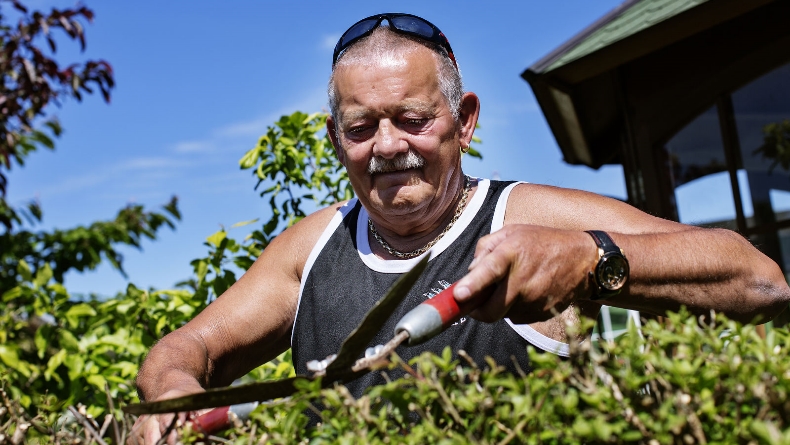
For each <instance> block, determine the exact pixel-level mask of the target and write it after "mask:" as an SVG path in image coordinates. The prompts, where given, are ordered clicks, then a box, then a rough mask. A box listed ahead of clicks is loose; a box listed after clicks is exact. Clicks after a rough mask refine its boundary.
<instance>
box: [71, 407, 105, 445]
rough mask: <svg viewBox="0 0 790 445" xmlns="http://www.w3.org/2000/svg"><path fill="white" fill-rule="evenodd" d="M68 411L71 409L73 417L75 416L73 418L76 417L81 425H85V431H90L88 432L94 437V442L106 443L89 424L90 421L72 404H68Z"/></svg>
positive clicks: (103, 444) (102, 444) (101, 444)
mask: <svg viewBox="0 0 790 445" xmlns="http://www.w3.org/2000/svg"><path fill="white" fill-rule="evenodd" d="M69 411H71V414H73V415H74V418H75V419H77V421H78V422H80V423H81V424H82V426H84V427H85V431H87V432H88V433H90V434H91V435H92V436H93V438H94V439H96V442H99V444H100V445H107V442H105V441H104V440H103V439H102V438H101V436H100V435H99V432H98V431H96V429H95V428H94V427H93V425H91V423H90V422H89V421H88V419H86V418H85V416H83V415H82V414H81V413H80V412H79V411H78V410H77V409H76V408H74V407H73V406H70V407H69Z"/></svg>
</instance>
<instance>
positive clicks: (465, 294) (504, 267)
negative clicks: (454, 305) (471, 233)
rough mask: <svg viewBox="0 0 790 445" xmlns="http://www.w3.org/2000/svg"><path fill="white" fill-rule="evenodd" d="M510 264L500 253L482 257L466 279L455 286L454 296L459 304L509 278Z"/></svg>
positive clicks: (491, 253)
mask: <svg viewBox="0 0 790 445" xmlns="http://www.w3.org/2000/svg"><path fill="white" fill-rule="evenodd" d="M509 267H510V262H509V261H508V260H507V258H506V256H505V255H504V254H503V253H501V252H498V251H492V252H490V253H488V254H487V255H485V256H484V257H480V259H479V261H477V264H475V265H474V267H472V268H471V270H470V271H469V273H468V274H466V276H465V277H463V278H461V279H460V280H459V281H458V283H457V284H456V285H455V289H454V290H453V296H454V297H455V299H456V301H458V302H459V303H462V302H465V301H469V300H472V299H474V298H476V297H478V296H480V295H481V294H482V293H483V290H485V289H486V288H487V287H489V286H491V285H493V284H494V283H496V282H498V281H500V280H502V279H504V278H505V277H506V276H507V273H508V269H509Z"/></svg>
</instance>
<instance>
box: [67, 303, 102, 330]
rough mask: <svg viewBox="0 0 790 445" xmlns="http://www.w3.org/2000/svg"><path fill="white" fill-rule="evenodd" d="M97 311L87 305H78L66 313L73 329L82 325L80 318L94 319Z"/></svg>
mask: <svg viewBox="0 0 790 445" xmlns="http://www.w3.org/2000/svg"><path fill="white" fill-rule="evenodd" d="M94 316H96V311H95V310H94V309H93V308H92V307H91V306H90V305H89V304H87V303H80V304H76V305H74V306H72V307H70V308H69V310H68V311H66V314H65V317H66V320H68V322H69V325H70V326H71V327H72V328H76V327H77V326H79V324H80V320H79V319H80V317H94Z"/></svg>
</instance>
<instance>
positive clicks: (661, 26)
mask: <svg viewBox="0 0 790 445" xmlns="http://www.w3.org/2000/svg"><path fill="white" fill-rule="evenodd" d="M789 3H790V0H748V1H745V0H626V1H625V2H623V3H622V4H621V5H619V6H618V7H616V8H615V9H613V10H612V11H610V12H609V13H608V14H606V15H605V16H603V17H601V18H600V19H599V20H597V21H596V22H595V23H593V24H591V25H590V26H588V27H587V28H585V29H584V30H582V31H581V32H579V33H578V34H576V35H575V36H574V37H572V38H571V39H569V40H568V41H567V42H565V43H564V44H562V45H560V46H559V47H558V48H556V49H555V50H553V51H552V52H551V53H549V54H547V55H546V56H545V57H543V58H541V59H540V60H538V61H537V62H535V63H534V64H533V65H532V66H531V67H529V68H528V69H526V70H525V71H524V72H523V73H522V77H523V78H524V79H525V80H527V81H528V82H529V84H530V86H531V87H532V90H533V92H534V93H535V98H536V99H537V101H538V104H539V105H540V107H541V109H542V111H543V114H544V116H545V117H546V120H547V122H548V124H549V127H550V128H551V130H552V133H553V134H554V137H555V138H556V140H557V143H558V144H559V146H560V149H561V150H562V152H563V155H564V158H565V161H566V162H568V163H570V164H583V165H588V166H590V167H593V168H598V167H600V166H601V165H603V164H611V163H621V159H620V155H619V150H618V149H617V148H616V147H617V146H618V145H619V144H620V141H621V140H622V136H623V133H622V128H623V125H624V123H623V119H627V115H628V114H629V113H630V111H629V109H627V104H625V103H624V102H623V100H624V98H626V94H630V91H631V90H630V89H628V88H626V90H627V91H626V90H624V89H623V87H621V85H622V84H623V82H632V81H634V80H635V81H637V82H642V81H645V82H647V81H652V82H654V83H655V84H656V87H657V86H658V83H660V81H661V79H659V78H656V73H657V72H659V71H662V70H664V69H666V68H668V67H670V66H671V67H672V68H673V69H674V70H675V71H676V72H677V73H681V72H683V71H684V70H689V69H692V65H693V67H694V68H693V69H698V68H699V69H702V68H704V67H698V66H697V65H700V64H704V63H703V62H702V61H701V60H697V59H699V57H696V58H695V56H694V55H693V54H686V53H689V50H688V48H687V45H686V44H687V43H688V42H694V44H695V45H696V46H694V50H695V51H698V53H697V54H700V55H705V54H709V53H711V50H715V51H717V52H721V51H724V54H721V57H720V58H721V59H722V60H724V59H727V58H728V57H729V56H728V55H727V54H726V53H727V47H726V45H723V44H716V46H715V47H711V46H710V45H711V44H712V43H711V42H714V41H716V42H723V40H722V39H724V40H726V38H725V37H726V35H730V37H733V38H736V39H738V38H740V39H747V38H748V37H749V36H748V35H743V34H742V30H741V29H740V28H738V27H737V26H735V25H732V26H730V24H734V23H738V24H740V25H742V24H743V23H745V21H744V20H746V19H743V20H742V18H743V17H746V16H747V15H749V14H752V13H753V12H756V11H759V10H765V8H764V7H768V5H774V6H775V7H776V8H779V9H781V5H787V4H789ZM776 8H774V9H776ZM769 9H771V8H769ZM740 25H739V26H740ZM733 26H735V27H733ZM721 30H727V31H728V33H724V34H721V32H720V31H721ZM733 33H734V34H733ZM723 35H724V36H725V37H722V36H723ZM747 40H748V39H747ZM733 43H735V44H737V41H736V42H729V43H727V44H728V45H732V44H733ZM678 52H680V53H684V54H685V56H686V58H673V57H672V54H676V53H678ZM732 57H735V55H733V56H732ZM738 57H740V55H739V56H738ZM659 60H660V61H661V63H663V65H659V66H652V65H650V64H651V63H657V61H659ZM706 60H707V59H706ZM709 62H710V61H708V62H706V63H709ZM635 68H636V69H635ZM647 68H651V69H652V71H651V70H648V69H647ZM659 68H660V69H659ZM722 69H724V68H722ZM637 73H641V74H639V75H637ZM635 76H637V77H635ZM639 76H641V78H642V79H641V80H640V78H638V77H639ZM681 80H682V79H681ZM679 82H680V81H677V80H676V83H679ZM665 83H666V82H665ZM678 87H680V85H679V84H678ZM648 91H649V90H648ZM656 91H657V90H656Z"/></svg>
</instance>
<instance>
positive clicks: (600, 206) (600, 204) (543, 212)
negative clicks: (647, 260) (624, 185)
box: [505, 184, 690, 233]
mask: <svg viewBox="0 0 790 445" xmlns="http://www.w3.org/2000/svg"><path fill="white" fill-rule="evenodd" d="M505 224H534V225H539V226H545V227H553V228H557V229H566V230H595V229H601V230H611V231H613V232H620V233H646V232H671V231H677V230H683V229H688V228H690V227H689V226H684V225H681V224H678V223H675V222H673V221H668V220H664V219H661V218H657V217H654V216H652V215H648V214H647V213H644V212H642V211H640V210H638V209H636V208H634V207H632V206H630V205H629V204H627V203H625V202H623V201H620V200H619V199H615V198H610V197H607V196H602V195H598V194H595V193H591V192H586V191H583V190H575V189H567V188H562V187H554V186H550V185H542V184H519V185H517V186H516V187H515V188H514V189H513V191H512V192H511V194H510V197H509V198H508V202H507V211H506V212H505Z"/></svg>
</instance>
